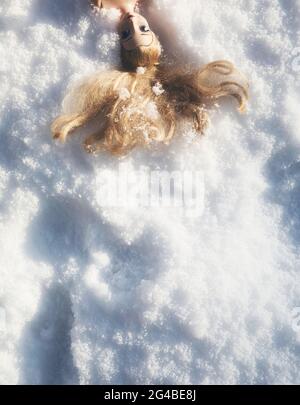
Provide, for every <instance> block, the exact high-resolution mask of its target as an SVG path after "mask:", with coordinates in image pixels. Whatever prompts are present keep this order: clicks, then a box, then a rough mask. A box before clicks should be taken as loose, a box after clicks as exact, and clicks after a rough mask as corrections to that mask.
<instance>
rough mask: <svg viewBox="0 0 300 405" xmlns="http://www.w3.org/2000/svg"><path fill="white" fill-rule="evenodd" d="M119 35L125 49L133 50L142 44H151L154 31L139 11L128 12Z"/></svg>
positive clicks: (121, 23)
mask: <svg viewBox="0 0 300 405" xmlns="http://www.w3.org/2000/svg"><path fill="white" fill-rule="evenodd" d="M119 35H120V40H121V44H122V46H123V48H124V49H126V50H127V51H131V50H133V49H136V48H138V47H140V46H150V45H151V44H152V42H153V32H152V31H151V29H150V27H149V24H148V21H147V20H146V19H145V18H144V17H143V16H141V15H140V14H137V13H127V14H125V15H124V17H123V18H122V20H121V22H120V25H119Z"/></svg>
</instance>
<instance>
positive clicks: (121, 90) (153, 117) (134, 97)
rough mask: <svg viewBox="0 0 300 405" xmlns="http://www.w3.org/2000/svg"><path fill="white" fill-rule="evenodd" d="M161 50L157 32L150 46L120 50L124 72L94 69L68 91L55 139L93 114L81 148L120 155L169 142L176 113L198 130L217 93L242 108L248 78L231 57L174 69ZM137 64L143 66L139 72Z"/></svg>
mask: <svg viewBox="0 0 300 405" xmlns="http://www.w3.org/2000/svg"><path fill="white" fill-rule="evenodd" d="M160 55H161V47H160V44H159V41H158V39H157V37H156V36H155V37H154V41H153V43H152V45H151V46H149V47H140V48H138V49H136V50H133V51H128V50H127V51H126V50H124V49H122V52H121V57H122V63H123V68H124V70H123V71H122V70H113V71H107V72H100V73H97V74H95V75H94V76H92V77H90V78H89V79H88V80H86V81H84V82H83V83H82V84H81V85H79V86H77V87H76V88H75V89H73V90H72V91H71V92H70V93H69V94H68V96H67V97H66V99H65V102H64V107H65V108H64V109H65V114H64V115H61V116H60V117H58V118H57V119H56V120H55V121H54V123H53V124H52V128H51V129H52V133H53V136H54V138H59V139H61V140H62V141H64V140H65V139H66V138H67V136H68V135H69V134H70V133H72V132H74V130H75V129H76V128H79V127H82V126H84V125H85V124H87V123H88V122H89V121H91V120H92V119H96V120H97V127H98V130H97V131H96V132H95V133H93V134H92V135H90V136H88V138H87V139H86V140H85V142H84V146H85V148H86V150H87V151H88V152H98V151H109V152H111V153H112V154H115V155H124V154H127V153H128V152H129V151H131V150H132V149H133V148H134V147H136V146H148V145H152V144H153V143H164V144H168V143H169V142H170V140H171V139H172V138H173V137H174V134H175V129H176V122H177V120H178V119H179V118H186V119H191V120H192V121H193V123H194V128H195V130H196V131H197V132H199V133H200V134H203V133H204V131H205V129H206V127H207V126H208V122H209V119H208V112H207V107H208V106H209V105H210V104H213V103H215V101H216V100H217V99H219V98H220V97H225V96H232V97H234V98H235V99H236V100H237V101H238V106H239V110H240V111H244V110H245V106H246V102H247V99H248V82H247V80H246V78H245V77H244V76H243V75H242V74H241V73H240V72H239V71H238V70H236V69H235V67H234V66H233V65H232V64H231V63H230V62H227V61H217V62H213V63H210V64H208V65H205V66H204V67H203V68H201V69H192V68H190V67H185V68H181V69H179V68H174V67H173V66H162V65H159V58H160ZM138 67H144V68H146V69H145V72H144V74H139V72H137V68H138ZM155 86H158V87H157V88H158V90H159V91H154V89H155Z"/></svg>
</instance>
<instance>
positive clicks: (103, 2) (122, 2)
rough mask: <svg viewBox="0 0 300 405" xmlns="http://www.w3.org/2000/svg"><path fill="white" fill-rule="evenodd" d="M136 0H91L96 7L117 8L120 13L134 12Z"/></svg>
mask: <svg viewBox="0 0 300 405" xmlns="http://www.w3.org/2000/svg"><path fill="white" fill-rule="evenodd" d="M137 2H138V0H92V3H91V4H92V5H93V6H94V7H97V8H118V9H120V10H121V11H122V13H128V12H131V13H132V12H134V10H135V7H136V5H137Z"/></svg>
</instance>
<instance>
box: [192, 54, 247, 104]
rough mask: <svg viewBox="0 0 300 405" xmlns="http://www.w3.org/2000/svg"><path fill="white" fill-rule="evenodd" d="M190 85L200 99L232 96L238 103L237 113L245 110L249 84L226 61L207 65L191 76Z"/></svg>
mask: <svg viewBox="0 0 300 405" xmlns="http://www.w3.org/2000/svg"><path fill="white" fill-rule="evenodd" d="M191 85H192V87H193V88H194V90H196V92H197V93H198V94H200V96H201V97H204V98H205V99H207V100H208V101H209V100H216V99H218V98H220V97H226V96H232V97H234V98H235V99H236V100H237V101H238V103H239V111H240V112H243V111H245V109H246V104H247V100H248V98H249V93H248V90H249V83H248V81H247V79H246V77H245V76H244V75H243V74H242V73H241V72H239V71H238V70H237V69H236V68H235V67H234V66H233V64H232V63H230V62H228V61H216V62H213V63H209V64H208V65H206V66H204V67H203V68H202V69H200V70H197V71H196V72H194V73H193V74H192V75H191Z"/></svg>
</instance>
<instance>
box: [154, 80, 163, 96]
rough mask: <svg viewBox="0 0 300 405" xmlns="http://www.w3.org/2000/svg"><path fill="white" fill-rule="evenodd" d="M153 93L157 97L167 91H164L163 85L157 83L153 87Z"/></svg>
mask: <svg viewBox="0 0 300 405" xmlns="http://www.w3.org/2000/svg"><path fill="white" fill-rule="evenodd" d="M152 90H153V93H154V94H155V95H156V96H161V95H162V94H163V93H164V92H165V91H164V89H163V86H162V84H161V83H159V82H157V83H156V84H155V85H154V86H153V87H152Z"/></svg>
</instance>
